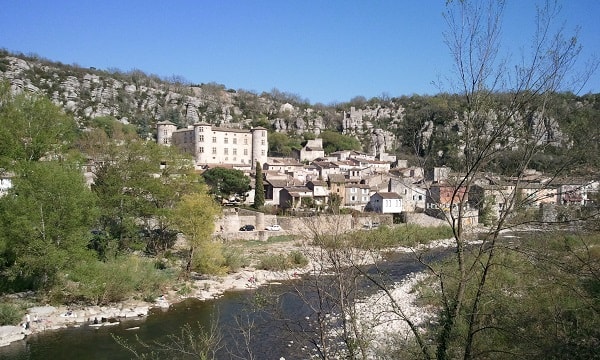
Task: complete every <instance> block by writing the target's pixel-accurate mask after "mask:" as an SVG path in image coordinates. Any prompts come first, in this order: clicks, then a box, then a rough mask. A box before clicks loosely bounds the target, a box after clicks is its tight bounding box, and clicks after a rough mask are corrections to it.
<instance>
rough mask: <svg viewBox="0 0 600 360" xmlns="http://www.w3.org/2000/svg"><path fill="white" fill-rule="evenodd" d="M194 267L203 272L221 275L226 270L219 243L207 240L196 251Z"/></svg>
mask: <svg viewBox="0 0 600 360" xmlns="http://www.w3.org/2000/svg"><path fill="white" fill-rule="evenodd" d="M193 264H194V269H196V270H198V271H199V272H201V273H203V274H211V275H223V274H225V273H226V272H227V266H226V265H225V264H226V260H225V256H224V255H223V249H222V245H221V244H220V243H216V242H212V241H207V242H206V243H204V244H202V246H200V247H199V248H198V250H197V251H196V254H195V256H194V259H193Z"/></svg>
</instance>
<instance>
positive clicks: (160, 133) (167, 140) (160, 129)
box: [156, 121, 177, 146]
mask: <svg viewBox="0 0 600 360" xmlns="http://www.w3.org/2000/svg"><path fill="white" fill-rule="evenodd" d="M175 130H177V125H175V124H173V123H172V122H170V121H160V122H157V123H156V142H157V143H158V144H161V145H165V146H171V138H172V137H173V132H174V131H175Z"/></svg>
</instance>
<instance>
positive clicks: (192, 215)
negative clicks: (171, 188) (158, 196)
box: [169, 192, 226, 274]
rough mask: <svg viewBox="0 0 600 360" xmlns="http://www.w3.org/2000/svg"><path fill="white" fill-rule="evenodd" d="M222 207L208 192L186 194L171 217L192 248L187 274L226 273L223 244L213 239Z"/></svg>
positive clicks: (172, 222)
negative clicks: (194, 272)
mask: <svg viewBox="0 0 600 360" xmlns="http://www.w3.org/2000/svg"><path fill="white" fill-rule="evenodd" d="M220 213H221V208H220V207H219V206H218V205H217V204H216V203H215V202H214V201H213V199H212V198H211V197H210V196H209V195H208V193H206V192H199V193H195V194H190V195H184V196H183V198H182V200H181V201H180V202H179V203H178V204H177V205H176V207H175V209H174V210H173V211H172V213H171V214H170V217H169V220H170V222H171V224H173V226H175V227H177V229H179V231H181V232H182V233H183V235H185V238H186V241H187V243H188V245H189V255H188V259H187V264H186V268H185V272H186V274H189V273H190V272H191V271H192V270H193V269H199V270H200V271H202V272H206V273H222V272H225V271H226V268H225V266H224V263H225V258H224V257H223V254H222V249H221V245H220V244H218V243H215V242H214V241H213V239H212V233H213V231H214V227H215V220H216V217H217V216H218V215H219V214H220Z"/></svg>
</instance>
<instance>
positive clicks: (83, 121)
mask: <svg viewBox="0 0 600 360" xmlns="http://www.w3.org/2000/svg"><path fill="white" fill-rule="evenodd" d="M0 79H6V80H8V81H9V82H10V84H11V86H12V88H13V90H15V91H26V92H32V93H37V94H41V95H43V96H45V97H48V98H49V99H51V100H52V102H53V103H55V104H57V105H59V106H60V107H62V108H63V109H64V110H65V111H66V112H68V113H71V114H73V116H74V117H75V118H76V119H77V120H78V122H79V124H80V127H81V128H86V127H88V126H89V122H90V120H91V119H93V118H97V117H102V116H109V117H114V118H116V119H117V120H119V121H121V122H122V123H126V124H133V125H135V126H136V128H137V131H138V133H139V134H140V135H141V136H142V137H145V138H153V137H154V124H155V123H156V122H158V121H164V120H169V121H171V122H173V123H175V124H177V125H178V126H179V127H185V126H187V125H190V124H193V123H195V122H198V121H203V122H208V123H211V124H215V125H218V126H227V127H239V128H248V127H251V126H259V125H260V126H264V127H266V128H268V129H270V130H271V131H273V132H280V133H283V134H286V135H288V136H289V137H297V138H301V139H305V138H310V137H314V136H318V135H319V134H320V133H321V132H322V131H323V130H333V131H337V132H340V133H342V134H346V135H349V136H353V137H355V138H357V139H358V140H359V141H360V142H361V144H362V148H363V149H362V150H363V151H365V152H367V153H371V154H379V153H383V152H387V153H392V154H395V155H399V156H401V157H404V158H409V159H425V158H428V159H430V161H431V162H432V163H433V165H449V166H457V161H458V160H459V159H460V156H461V155H460V153H461V148H462V144H460V142H459V141H458V140H457V137H458V134H460V132H461V128H462V125H461V120H460V118H461V116H460V111H461V110H460V109H461V106H463V104H462V100H461V97H460V96H457V95H452V94H438V95H435V96H419V95H412V96H403V97H398V98H373V99H365V98H362V97H356V98H354V99H352V100H350V101H348V102H346V103H340V104H335V105H329V106H325V105H322V104H314V105H312V104H309V103H307V102H306V101H305V100H303V99H302V98H301V97H300V96H298V95H294V94H288V93H284V92H280V91H278V90H276V89H274V90H272V91H271V92H269V93H262V94H256V93H253V92H250V91H246V90H242V89H239V90H234V89H231V88H227V87H226V86H225V85H221V84H216V83H206V84H190V83H187V82H186V81H185V80H183V79H180V78H177V77H175V78H171V79H161V78H159V77H158V76H155V75H148V74H146V73H144V72H143V71H140V70H132V71H128V72H123V71H120V70H114V69H113V70H107V71H105V70H98V69H95V68H89V69H84V68H81V67H78V66H74V65H65V64H61V63H59V62H52V61H49V60H45V59H42V58H39V57H35V56H25V55H22V54H11V53H9V52H7V51H0ZM503 97H506V98H507V100H506V101H508V98H509V97H508V96H506V94H498V98H499V100H498V101H499V103H500V104H501V103H502V101H503V99H502V98H503ZM550 107H551V111H550V112H547V111H546V112H545V113H550V114H552V117H550V118H536V116H535V112H534V111H533V112H529V111H527V114H526V113H523V114H521V115H519V114H517V117H520V121H521V122H523V123H525V124H528V126H529V127H530V128H542V129H543V131H544V134H543V136H542V138H543V139H544V141H546V142H547V143H548V144H551V146H549V147H548V149H547V151H546V150H545V151H544V152H543V153H540V154H539V155H538V159H537V162H536V164H537V165H536V166H537V167H539V169H540V170H545V169H547V168H551V167H552V166H554V165H553V164H555V163H558V162H559V161H558V160H557V159H559V158H560V157H561V156H562V154H563V153H564V152H566V151H569V152H574V151H575V152H578V151H580V152H582V154H581V156H582V157H585V159H584V160H585V162H586V163H588V162H591V163H593V165H594V166H597V165H598V164H597V160H594V159H592V158H591V157H590V156H589V154H590V150H594V148H593V149H590V148H589V146H590V145H589V144H590V143H592V144H593V142H590V141H589V140H593V139H597V138H598V136H599V135H598V132H599V130H598V127H597V126H595V125H594V121H595V120H594V119H597V118H598V117H599V116H600V115H599V114H600V95H598V94H596V95H593V94H588V95H585V96H576V95H573V94H556V95H555V96H554V101H553V102H552V104H550ZM499 111H501V109H499ZM303 135H304V136H303ZM581 140H586V141H581ZM592 146H593V145H592ZM596 147H597V143H596ZM517 148H518V146H517V147H515V149H517ZM513 150H514V149H513ZM586 154H587V155H586ZM511 161H512V159H511V156H510V153H507V156H506V163H507V164H510V162H511ZM507 164H500V165H501V166H506V165H507Z"/></svg>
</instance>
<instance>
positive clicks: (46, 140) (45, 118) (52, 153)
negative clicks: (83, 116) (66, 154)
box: [0, 82, 75, 169]
mask: <svg viewBox="0 0 600 360" xmlns="http://www.w3.org/2000/svg"><path fill="white" fill-rule="evenodd" d="M74 134H75V121H74V120H73V118H71V117H68V116H66V115H65V114H64V113H63V112H62V111H61V110H60V109H59V108H58V107H57V106H55V105H54V104H52V102H50V100H48V99H45V98H41V97H35V96H33V95H30V94H20V95H12V94H11V93H10V86H9V85H8V84H7V83H6V82H0V139H2V141H0V168H5V169H11V168H12V167H13V166H14V165H15V162H20V161H37V160H39V159H41V158H42V157H46V158H55V157H59V156H60V155H61V154H62V152H63V151H64V150H65V148H66V147H67V146H69V144H70V143H71V140H72V139H73V136H74Z"/></svg>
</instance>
